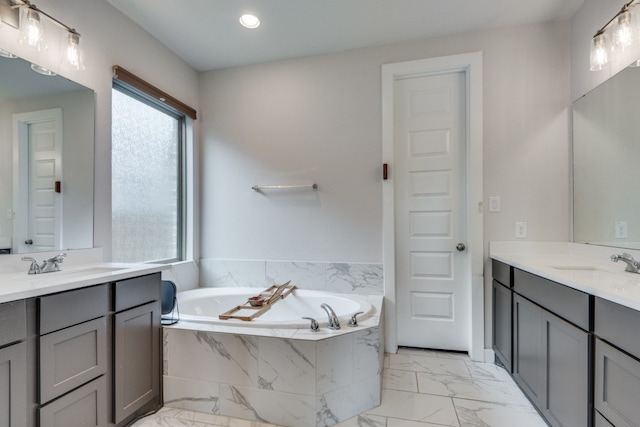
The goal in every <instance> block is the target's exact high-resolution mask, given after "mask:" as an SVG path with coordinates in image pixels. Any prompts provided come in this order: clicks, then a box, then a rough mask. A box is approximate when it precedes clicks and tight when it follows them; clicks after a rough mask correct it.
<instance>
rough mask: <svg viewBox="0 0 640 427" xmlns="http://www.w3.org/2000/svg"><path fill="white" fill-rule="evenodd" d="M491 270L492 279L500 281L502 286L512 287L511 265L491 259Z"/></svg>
mask: <svg viewBox="0 0 640 427" xmlns="http://www.w3.org/2000/svg"><path fill="white" fill-rule="evenodd" d="M491 270H492V272H493V273H492V274H493V279H494V280H497V281H498V282H500V283H502V284H503V285H504V286H506V287H508V288H512V287H513V280H512V275H511V266H510V265H507V264H505V263H503V262H500V261H496V260H495V259H494V260H492V261H491Z"/></svg>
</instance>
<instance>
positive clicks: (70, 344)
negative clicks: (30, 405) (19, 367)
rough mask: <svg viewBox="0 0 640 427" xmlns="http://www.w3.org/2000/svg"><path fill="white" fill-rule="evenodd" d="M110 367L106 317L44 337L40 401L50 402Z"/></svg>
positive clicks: (41, 352)
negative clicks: (108, 363) (108, 365)
mask: <svg viewBox="0 0 640 427" xmlns="http://www.w3.org/2000/svg"><path fill="white" fill-rule="evenodd" d="M106 370H107V320H106V318H105V317H101V318H99V319H95V320H91V321H89V322H85V323H81V324H79V325H76V326H72V327H70V328H66V329H61V330H59V331H57V332H53V333H50V334H47V335H43V336H42V337H40V403H46V402H48V401H50V400H52V399H55V398H56V397H58V396H61V395H62V394H64V393H66V392H68V391H71V390H73V389H74V388H76V387H78V386H80V385H82V384H84V383H86V382H89V381H91V380H92V379H94V378H96V377H98V376H99V375H102V374H104V373H105V372H106Z"/></svg>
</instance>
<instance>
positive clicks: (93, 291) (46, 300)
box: [38, 284, 109, 335]
mask: <svg viewBox="0 0 640 427" xmlns="http://www.w3.org/2000/svg"><path fill="white" fill-rule="evenodd" d="M38 302H39V307H40V311H39V312H40V322H39V325H40V334H41V335H44V334H48V333H49V332H53V331H57V330H59V329H62V328H66V327H68V326H73V325H75V324H78V323H82V322H86V321H87V320H91V319H95V318H97V317H101V316H104V315H106V314H107V313H108V312H109V287H108V285H106V284H104V285H98V286H91V287H88V288H81V289H76V290H73V291H68V292H61V293H59V294H53V295H47V296H44V297H40V298H38Z"/></svg>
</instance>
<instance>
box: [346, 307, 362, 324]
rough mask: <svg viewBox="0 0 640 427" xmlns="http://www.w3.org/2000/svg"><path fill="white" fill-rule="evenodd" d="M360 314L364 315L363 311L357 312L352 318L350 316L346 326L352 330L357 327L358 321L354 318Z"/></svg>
mask: <svg viewBox="0 0 640 427" xmlns="http://www.w3.org/2000/svg"><path fill="white" fill-rule="evenodd" d="M362 313H364V311H359V312H357V313H356V314H354V315H353V316H351V319H349V323H348V325H349V326H351V327H352V328H354V327H356V326H358V319H356V316H357V315H358V314H362Z"/></svg>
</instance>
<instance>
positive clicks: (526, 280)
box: [491, 244, 640, 427]
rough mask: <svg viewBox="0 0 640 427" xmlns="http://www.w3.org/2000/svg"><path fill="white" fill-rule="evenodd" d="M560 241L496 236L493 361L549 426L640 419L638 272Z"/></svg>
mask: <svg viewBox="0 0 640 427" xmlns="http://www.w3.org/2000/svg"><path fill="white" fill-rule="evenodd" d="M561 245H562V244H558V245H555V248H553V246H554V245H553V244H547V245H542V246H543V247H542V249H543V251H542V253H541V252H540V251H538V250H526V251H524V252H518V250H516V251H515V252H512V251H511V250H510V249H513V248H508V247H501V248H498V249H497V250H495V249H494V247H493V244H492V250H491V257H492V258H493V260H492V272H493V273H492V274H493V328H494V329H493V349H494V351H495V355H496V360H497V361H498V362H499V363H501V364H502V365H504V367H505V368H506V369H507V371H509V373H510V374H511V375H512V376H513V379H514V380H515V382H516V383H517V384H518V385H519V386H520V388H521V389H522V390H523V392H524V393H525V395H526V396H527V397H528V398H529V400H530V401H531V402H532V403H533V404H534V405H535V407H536V408H537V409H538V410H539V411H540V413H541V414H542V416H543V417H544V418H545V419H546V420H547V422H548V423H549V424H550V425H552V426H563V427H569V426H576V427H578V426H595V427H605V426H606V427H611V426H618V427H621V426H639V425H640V407H639V406H638V404H637V396H638V395H640V338H639V336H638V333H637V331H638V329H639V328H640V275H638V274H634V273H627V272H625V271H624V265H620V264H613V263H610V262H609V263H608V264H607V261H608V257H609V256H610V255H612V254H614V253H617V252H621V251H620V250H618V249H613V248H604V249H602V248H601V249H598V250H597V251H598V252H599V255H598V256H597V258H595V259H596V260H597V261H594V258H590V257H589V254H587V253H579V251H580V250H581V249H580V246H585V245H575V244H566V245H565V247H564V248H565V250H564V251H562V250H560V248H561ZM507 246H509V245H507ZM544 246H546V250H547V252H546V253H544V252H545V248H544ZM529 249H531V248H529ZM548 250H551V251H554V250H559V252H558V253H556V254H553V253H549V252H548ZM574 250H576V251H578V253H572V251H574ZM605 252H606V253H607V254H608V255H607V256H604V254H605Z"/></svg>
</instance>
